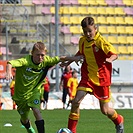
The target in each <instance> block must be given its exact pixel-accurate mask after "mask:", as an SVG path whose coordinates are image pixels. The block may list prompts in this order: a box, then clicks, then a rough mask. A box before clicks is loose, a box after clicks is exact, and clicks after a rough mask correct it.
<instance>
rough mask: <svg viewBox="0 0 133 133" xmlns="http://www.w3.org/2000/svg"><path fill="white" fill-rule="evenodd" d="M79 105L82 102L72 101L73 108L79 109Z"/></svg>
mask: <svg viewBox="0 0 133 133" xmlns="http://www.w3.org/2000/svg"><path fill="white" fill-rule="evenodd" d="M79 105H80V102H79V101H78V100H77V99H74V100H73V101H72V106H73V107H75V108H79Z"/></svg>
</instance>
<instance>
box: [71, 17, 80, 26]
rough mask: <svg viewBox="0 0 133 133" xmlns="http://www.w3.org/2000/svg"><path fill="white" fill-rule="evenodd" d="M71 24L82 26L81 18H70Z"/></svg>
mask: <svg viewBox="0 0 133 133" xmlns="http://www.w3.org/2000/svg"><path fill="white" fill-rule="evenodd" d="M70 23H71V24H80V21H79V17H78V16H71V17H70Z"/></svg>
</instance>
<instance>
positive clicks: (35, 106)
mask: <svg viewBox="0 0 133 133" xmlns="http://www.w3.org/2000/svg"><path fill="white" fill-rule="evenodd" d="M28 106H29V107H31V108H32V111H33V114H34V116H35V118H36V121H35V124H36V127H37V131H38V133H45V127H44V120H43V118H42V115H41V111H40V95H39V94H36V95H34V96H33V97H31V98H30V99H29V101H28Z"/></svg>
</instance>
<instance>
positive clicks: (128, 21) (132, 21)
mask: <svg viewBox="0 0 133 133" xmlns="http://www.w3.org/2000/svg"><path fill="white" fill-rule="evenodd" d="M125 24H133V17H129V16H126V17H125Z"/></svg>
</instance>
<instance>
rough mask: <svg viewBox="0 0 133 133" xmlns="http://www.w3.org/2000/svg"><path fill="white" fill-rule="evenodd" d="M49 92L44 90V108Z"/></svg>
mask: <svg viewBox="0 0 133 133" xmlns="http://www.w3.org/2000/svg"><path fill="white" fill-rule="evenodd" d="M48 95H49V92H47V91H44V100H45V109H47V104H48Z"/></svg>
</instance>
